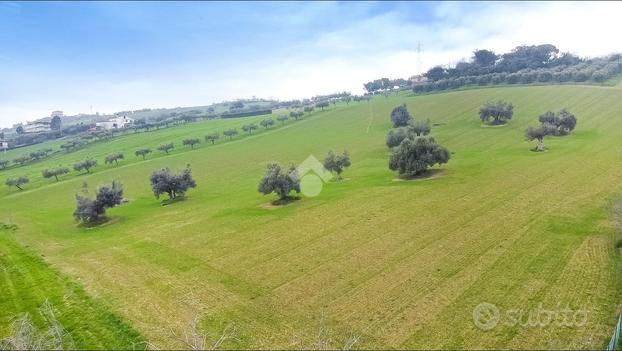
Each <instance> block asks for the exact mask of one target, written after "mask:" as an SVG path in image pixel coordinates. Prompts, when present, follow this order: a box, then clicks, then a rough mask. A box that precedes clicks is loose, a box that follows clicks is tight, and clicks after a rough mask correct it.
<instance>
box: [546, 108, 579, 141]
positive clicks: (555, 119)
mask: <svg viewBox="0 0 622 351" xmlns="http://www.w3.org/2000/svg"><path fill="white" fill-rule="evenodd" d="M538 120H539V121H540V123H541V124H543V125H544V124H546V125H549V126H550V128H549V129H550V130H552V133H553V135H558V136H560V135H567V134H569V133H570V132H572V131H573V130H574V128H575V127H576V126H577V118H576V117H575V115H573V114H572V113H570V112H568V111H567V110H566V109H562V110H560V111H559V112H553V111H547V112H545V113H543V114H542V115H540V116H539V117H538Z"/></svg>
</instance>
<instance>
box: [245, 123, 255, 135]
mask: <svg viewBox="0 0 622 351" xmlns="http://www.w3.org/2000/svg"><path fill="white" fill-rule="evenodd" d="M257 128H258V127H257V125H256V124H255V123H250V124H245V125H243V126H242V130H243V131H245V132H247V133H248V134H253V130H255V129H257Z"/></svg>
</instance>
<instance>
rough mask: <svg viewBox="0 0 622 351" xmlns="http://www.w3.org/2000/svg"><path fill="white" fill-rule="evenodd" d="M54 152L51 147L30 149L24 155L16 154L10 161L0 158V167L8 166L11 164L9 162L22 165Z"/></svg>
mask: <svg viewBox="0 0 622 351" xmlns="http://www.w3.org/2000/svg"><path fill="white" fill-rule="evenodd" d="M53 152H54V150H53V149H49V148H46V149H42V150H36V151H32V152H30V153H28V154H26V155H21V156H18V157H16V158H14V159H13V160H12V161H9V160H0V169H6V168H8V167H9V165H10V164H11V162H12V163H13V164H14V165H17V166H23V165H25V164H27V163H30V162H34V161H40V160H42V159H44V158H47V157H49V156H50V154H52V153H53Z"/></svg>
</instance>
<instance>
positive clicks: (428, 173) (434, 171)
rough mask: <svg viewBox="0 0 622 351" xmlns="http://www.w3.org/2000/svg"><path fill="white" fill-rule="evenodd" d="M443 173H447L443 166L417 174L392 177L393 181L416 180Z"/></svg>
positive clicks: (431, 177)
mask: <svg viewBox="0 0 622 351" xmlns="http://www.w3.org/2000/svg"><path fill="white" fill-rule="evenodd" d="M445 173H447V170H446V169H444V168H438V169H428V170H427V171H425V172H423V173H421V174H417V175H414V176H406V175H403V176H400V177H398V178H395V179H393V181H394V182H408V181H417V180H428V179H434V178H438V177H440V176H442V175H443V174H445Z"/></svg>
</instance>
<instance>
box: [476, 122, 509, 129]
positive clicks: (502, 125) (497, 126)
mask: <svg viewBox="0 0 622 351" xmlns="http://www.w3.org/2000/svg"><path fill="white" fill-rule="evenodd" d="M507 125H508V124H507V123H504V124H482V125H481V127H482V128H501V127H505V126H507Z"/></svg>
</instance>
